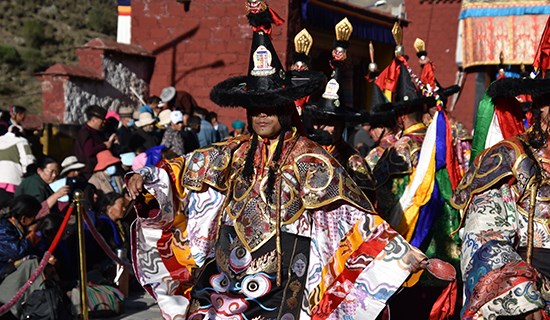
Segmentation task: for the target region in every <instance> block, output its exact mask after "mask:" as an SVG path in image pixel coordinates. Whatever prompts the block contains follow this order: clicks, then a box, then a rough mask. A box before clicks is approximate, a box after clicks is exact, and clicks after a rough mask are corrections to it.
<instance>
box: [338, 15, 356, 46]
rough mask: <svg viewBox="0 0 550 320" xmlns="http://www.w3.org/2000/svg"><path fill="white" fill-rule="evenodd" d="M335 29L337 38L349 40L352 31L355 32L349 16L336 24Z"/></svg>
mask: <svg viewBox="0 0 550 320" xmlns="http://www.w3.org/2000/svg"><path fill="white" fill-rule="evenodd" d="M334 30H335V31H336V40H338V41H349V38H350V37H351V33H352V32H353V26H352V25H351V23H350V22H349V20H348V18H344V19H342V20H341V21H340V22H338V23H337V24H336V26H334Z"/></svg>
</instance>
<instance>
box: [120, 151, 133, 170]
mask: <svg viewBox="0 0 550 320" xmlns="http://www.w3.org/2000/svg"><path fill="white" fill-rule="evenodd" d="M135 158H136V154H135V153H133V152H126V153H123V154H121V155H120V161H121V166H122V175H123V176H124V175H125V174H126V173H128V172H130V171H132V164H133V163H134V159H135Z"/></svg>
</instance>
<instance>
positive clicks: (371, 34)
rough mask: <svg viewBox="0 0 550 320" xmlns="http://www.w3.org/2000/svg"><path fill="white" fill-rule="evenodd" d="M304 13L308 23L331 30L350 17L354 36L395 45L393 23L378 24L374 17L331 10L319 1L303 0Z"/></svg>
mask: <svg viewBox="0 0 550 320" xmlns="http://www.w3.org/2000/svg"><path fill="white" fill-rule="evenodd" d="M302 15H303V16H302V18H303V19H304V20H305V21H306V22H307V23H308V24H311V25H312V26H315V27H319V28H323V29H329V30H333V29H334V26H335V25H336V24H337V23H338V22H340V20H342V19H343V18H348V20H349V21H350V22H351V24H352V25H353V35H352V36H353V37H354V38H358V39H363V40H372V41H375V42H381V43H386V44H389V45H395V40H394V39H393V35H392V33H391V28H392V25H391V24H378V23H376V22H375V21H373V19H372V18H370V19H367V18H366V17H365V18H361V15H360V14H359V13H356V14H354V15H346V13H344V12H343V11H340V10H331V9H329V8H327V7H326V6H324V5H323V4H322V3H319V2H317V1H303V4H302Z"/></svg>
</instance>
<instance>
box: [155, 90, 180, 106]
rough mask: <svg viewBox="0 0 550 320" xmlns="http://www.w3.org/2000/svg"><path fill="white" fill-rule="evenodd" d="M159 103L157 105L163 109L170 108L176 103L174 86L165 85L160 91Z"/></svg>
mask: <svg viewBox="0 0 550 320" xmlns="http://www.w3.org/2000/svg"><path fill="white" fill-rule="evenodd" d="M160 100H161V103H160V104H159V107H161V108H163V109H172V108H174V106H175V104H176V88H174V87H166V88H163V89H162V91H161V92H160Z"/></svg>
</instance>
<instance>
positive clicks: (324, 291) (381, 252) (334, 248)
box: [301, 205, 425, 319]
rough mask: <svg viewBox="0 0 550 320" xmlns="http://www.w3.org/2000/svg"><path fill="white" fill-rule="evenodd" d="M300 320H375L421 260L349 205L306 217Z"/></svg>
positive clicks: (377, 222)
mask: <svg viewBox="0 0 550 320" xmlns="http://www.w3.org/2000/svg"><path fill="white" fill-rule="evenodd" d="M311 218H312V225H311V249H310V250H311V251H310V264H309V271H308V279H307V283H306V291H305V299H304V304H303V308H302V310H303V312H302V316H301V318H302V317H303V318H305V319H308V318H309V317H311V318H312V319H375V318H376V316H377V315H378V314H379V313H380V311H381V310H382V309H383V308H384V306H385V305H386V302H387V300H388V299H389V298H390V297H391V296H392V295H393V294H394V293H395V292H396V291H397V290H398V289H399V287H400V286H401V284H402V283H403V282H404V281H405V279H406V278H407V277H408V276H409V275H410V271H409V269H410V266H411V264H412V263H414V262H418V261H419V260H421V259H423V258H424V257H425V256H424V255H423V254H422V253H420V252H419V251H417V249H415V248H413V247H411V246H410V245H409V244H408V243H407V242H406V241H405V240H404V239H403V238H402V237H401V236H400V235H399V234H398V233H397V232H395V231H394V230H393V229H392V228H391V227H390V226H389V224H388V223H386V222H385V221H384V220H383V219H382V218H380V217H379V216H376V215H370V214H365V212H363V211H361V210H359V209H357V208H355V207H353V206H351V205H342V206H340V207H339V208H337V209H334V210H329V211H324V210H315V211H312V212H311Z"/></svg>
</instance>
